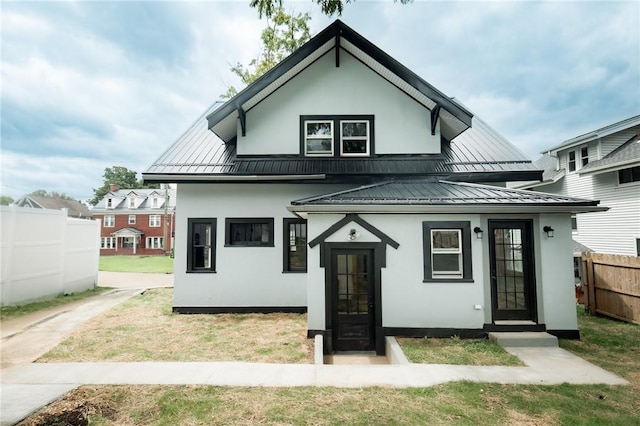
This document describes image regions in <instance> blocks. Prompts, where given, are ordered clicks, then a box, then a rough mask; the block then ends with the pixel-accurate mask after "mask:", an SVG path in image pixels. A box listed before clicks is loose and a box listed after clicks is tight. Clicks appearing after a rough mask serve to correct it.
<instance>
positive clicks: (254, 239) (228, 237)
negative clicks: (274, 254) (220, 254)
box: [225, 218, 273, 247]
mask: <svg viewBox="0 0 640 426" xmlns="http://www.w3.org/2000/svg"><path fill="white" fill-rule="evenodd" d="M225 245H227V246H258V247H260V246H262V247H273V218H227V219H226V220H225Z"/></svg>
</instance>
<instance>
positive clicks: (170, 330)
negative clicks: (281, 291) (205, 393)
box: [38, 289, 313, 364]
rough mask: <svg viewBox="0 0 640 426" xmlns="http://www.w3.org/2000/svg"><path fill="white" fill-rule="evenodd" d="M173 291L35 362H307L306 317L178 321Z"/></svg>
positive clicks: (145, 297) (91, 327)
mask: <svg viewBox="0 0 640 426" xmlns="http://www.w3.org/2000/svg"><path fill="white" fill-rule="evenodd" d="M172 302H173V289H153V290H148V291H146V292H144V293H143V294H142V295H140V296H135V297H133V298H131V299H129V300H128V301H126V302H124V303H122V304H121V305H119V306H117V307H115V308H113V309H111V310H109V311H108V312H105V313H104V314H102V315H99V316H97V317H95V318H94V319H92V320H91V321H89V322H87V323H86V324H85V325H83V326H82V327H80V328H78V329H77V330H76V331H74V333H73V334H72V335H71V336H69V338H67V339H66V340H65V341H63V342H62V343H61V344H60V345H58V346H57V347H56V348H55V349H53V350H52V351H50V352H49V353H47V354H45V355H44V356H43V357H41V358H40V359H39V360H38V362H105V361H109V362H138V361H180V362H195V361H204V362H206V361H245V362H274V363H291V364H293V363H307V364H310V363H312V362H313V340H312V339H307V316H306V315H300V314H283V313H275V314H219V315H207V314H202V315H181V314H175V313H173V312H172Z"/></svg>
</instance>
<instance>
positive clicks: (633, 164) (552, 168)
mask: <svg viewBox="0 0 640 426" xmlns="http://www.w3.org/2000/svg"><path fill="white" fill-rule="evenodd" d="M639 134H640V115H636V116H634V117H631V118H628V119H626V120H622V121H619V122H617V123H614V124H611V125H608V126H605V127H602V128H600V129H597V130H594V131H591V132H589V133H585V134H583V135H580V136H577V137H575V138H572V139H569V140H566V141H564V142H563V143H561V144H560V145H557V146H555V147H553V148H551V149H549V150H547V151H545V153H544V156H543V157H542V158H541V159H540V160H538V161H536V163H535V164H536V165H537V166H539V167H540V168H542V169H544V174H543V178H542V181H540V182H529V183H518V184H513V185H511V186H512V187H515V188H522V189H532V190H535V191H544V192H547V193H552V194H559V195H568V196H572V197H581V198H589V199H597V200H600V202H601V205H602V206H603V207H608V208H609V210H608V211H606V212H598V213H588V214H580V215H577V216H575V217H573V218H572V227H573V239H574V240H576V241H577V242H578V243H580V244H582V245H584V246H587V247H588V248H590V249H591V250H593V251H596V252H600V253H611V254H622V255H630V256H640V142H639V140H638V135H639Z"/></svg>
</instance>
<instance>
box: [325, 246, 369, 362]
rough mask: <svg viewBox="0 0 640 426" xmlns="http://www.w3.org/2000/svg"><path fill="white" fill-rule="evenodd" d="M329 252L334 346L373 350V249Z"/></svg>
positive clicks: (344, 348) (353, 349)
mask: <svg viewBox="0 0 640 426" xmlns="http://www.w3.org/2000/svg"><path fill="white" fill-rule="evenodd" d="M331 253H332V254H331V271H332V273H331V289H332V291H331V294H332V303H331V305H332V313H331V314H332V324H333V327H332V328H333V330H332V339H333V342H332V343H333V349H334V351H371V350H375V322H374V320H375V310H374V306H375V300H374V293H375V292H374V285H373V284H374V274H373V261H374V257H373V250H367V249H362V250H353V249H334V250H332V251H331Z"/></svg>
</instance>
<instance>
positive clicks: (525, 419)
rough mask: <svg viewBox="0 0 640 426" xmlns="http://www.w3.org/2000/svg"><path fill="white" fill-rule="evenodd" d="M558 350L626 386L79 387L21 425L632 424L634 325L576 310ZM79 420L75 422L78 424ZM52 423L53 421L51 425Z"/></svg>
mask: <svg viewBox="0 0 640 426" xmlns="http://www.w3.org/2000/svg"><path fill="white" fill-rule="evenodd" d="M578 320H579V325H580V330H581V334H582V340H580V341H564V340H563V341H561V346H562V347H564V348H566V349H568V350H570V351H572V352H574V353H577V354H578V355H580V356H582V357H583V358H585V359H586V360H588V361H590V362H592V363H594V364H597V365H600V366H602V367H603V368H606V369H607V370H609V371H611V372H613V373H615V374H618V375H620V376H622V377H624V378H625V379H627V380H628V381H629V382H630V385H629V386H605V385H569V384H562V385H559V386H534V385H500V384H487V383H470V382H460V383H447V384H443V385H439V386H434V387H430V388H418V389H392V388H376V387H373V388H364V389H336V388H309V387H307V388H278V389H273V388H234V387H214V386H82V387H80V388H77V389H76V390H74V391H72V392H70V393H69V394H67V395H66V396H65V398H64V399H63V400H61V401H58V402H56V403H54V404H52V405H50V406H48V407H47V408H45V409H44V410H43V411H41V412H40V413H38V414H36V415H34V416H32V417H31V418H29V419H28V420H27V421H26V422H25V423H24V425H41V424H63V423H55V421H60V420H61V419H64V418H77V417H78V416H86V417H88V420H89V424H99V425H123V424H135V425H174V424H189V425H214V424H218V425H220V424H234V425H235V424H239V425H250V424H251V425H252V424H269V425H285V424H287V425H288V424H296V425H298V424H300V425H306V424H313V425H372V424H376V425H378V424H380V425H387V424H389V425H391V424H393V425H396V424H397V425H414V424H424V425H449V424H462V425H496V424H498V425H562V424H564V425H640V404H639V403H638V401H639V400H638V395H640V368H639V367H640V361H639V360H640V326H637V325H633V324H627V323H621V322H618V321H613V320H608V319H604V318H599V317H591V316H588V315H585V314H584V311H583V310H579V312H578ZM86 417H85V418H86ZM56 419H57V420H56Z"/></svg>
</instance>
